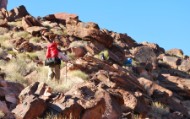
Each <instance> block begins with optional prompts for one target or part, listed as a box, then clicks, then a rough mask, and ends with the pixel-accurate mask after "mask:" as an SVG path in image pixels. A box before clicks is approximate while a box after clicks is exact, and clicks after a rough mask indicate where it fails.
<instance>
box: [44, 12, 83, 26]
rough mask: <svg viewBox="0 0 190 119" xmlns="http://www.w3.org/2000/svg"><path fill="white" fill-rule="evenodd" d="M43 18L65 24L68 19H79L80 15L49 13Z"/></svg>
mask: <svg viewBox="0 0 190 119" xmlns="http://www.w3.org/2000/svg"><path fill="white" fill-rule="evenodd" d="M43 19H45V20H48V21H52V22H61V23H63V24H65V23H66V21H68V20H70V19H72V20H76V21H79V19H78V16H77V15H76V14H68V13H55V14H49V15H47V16H45V17H43Z"/></svg>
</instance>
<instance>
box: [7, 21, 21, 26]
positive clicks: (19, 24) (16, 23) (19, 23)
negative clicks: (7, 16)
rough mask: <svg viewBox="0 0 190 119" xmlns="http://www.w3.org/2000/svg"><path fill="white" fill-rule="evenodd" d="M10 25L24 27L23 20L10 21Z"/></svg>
mask: <svg viewBox="0 0 190 119" xmlns="http://www.w3.org/2000/svg"><path fill="white" fill-rule="evenodd" d="M8 25H9V26H11V27H22V21H16V22H8Z"/></svg>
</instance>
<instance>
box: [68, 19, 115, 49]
mask: <svg viewBox="0 0 190 119" xmlns="http://www.w3.org/2000/svg"><path fill="white" fill-rule="evenodd" d="M73 22H74V23H73ZM66 27H67V29H66V32H67V34H68V35H74V36H77V37H80V38H82V39H84V40H92V41H93V40H96V41H98V42H100V43H102V44H104V45H105V46H107V47H111V46H112V43H113V38H112V37H111V36H110V35H108V34H106V33H105V32H103V31H101V30H100V29H99V26H98V25H97V24H95V23H92V22H88V23H83V22H78V23H77V21H75V20H71V21H68V22H67V24H66Z"/></svg>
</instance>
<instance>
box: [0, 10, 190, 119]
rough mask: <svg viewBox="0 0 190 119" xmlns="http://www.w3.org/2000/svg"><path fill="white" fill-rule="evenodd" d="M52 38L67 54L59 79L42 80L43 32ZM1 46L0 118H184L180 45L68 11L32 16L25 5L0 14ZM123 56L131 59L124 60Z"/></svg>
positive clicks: (185, 64)
mask: <svg viewBox="0 0 190 119" xmlns="http://www.w3.org/2000/svg"><path fill="white" fill-rule="evenodd" d="M51 35H56V36H59V37H60V44H59V45H60V48H61V49H62V50H63V51H64V52H66V53H67V55H68V56H70V59H71V61H70V62H69V63H63V64H64V65H62V66H61V79H60V81H59V82H54V81H47V77H46V76H47V70H46V67H45V66H44V65H43V61H44V59H45V50H46V45H47V41H45V40H44V37H47V38H48V37H49V36H51ZM0 43H1V47H0V61H1V62H0V63H1V64H2V65H1V69H2V70H1V75H0V76H1V79H0V110H1V113H2V118H26V119H30V118H31V119H32V118H37V117H42V118H45V117H46V118H48V116H51V117H52V118H53V116H54V118H55V117H56V116H57V118H58V117H60V118H77V119H79V118H82V119H102V118H105V119H120V118H129V119H130V118H131V119H133V118H151V119H155V118H158V119H159V118H160V119H174V118H175V119H180V118H181V119H185V118H189V116H190V109H189V105H190V101H189V99H190V88H189V87H190V80H189V79H190V74H189V73H190V59H189V57H188V56H184V54H183V52H182V51H181V50H180V49H171V50H170V51H165V50H164V49H163V48H162V47H160V46H158V45H157V44H154V43H148V42H144V43H137V42H136V41H135V40H134V39H132V38H131V37H130V36H128V35H127V34H121V33H116V32H113V31H109V30H107V29H101V28H99V26H98V24H96V23H92V22H88V23H84V22H82V21H80V20H79V17H78V16H77V15H75V14H68V13H57V14H50V15H47V16H45V17H38V18H34V17H33V16H31V15H30V14H29V13H28V11H27V10H26V9H25V7H24V6H19V7H18V8H15V9H13V10H10V11H6V10H5V9H2V10H1V11H0ZM102 55H103V56H104V58H103V59H102ZM128 57H130V58H132V59H133V60H132V64H129V65H125V64H124V61H125V60H126V59H127V58H128ZM10 82H11V83H10ZM13 82H16V83H13ZM18 85H23V86H25V87H26V88H24V87H23V86H18ZM12 88H13V89H12ZM14 89H15V91H16V92H14ZM50 113H52V115H50Z"/></svg>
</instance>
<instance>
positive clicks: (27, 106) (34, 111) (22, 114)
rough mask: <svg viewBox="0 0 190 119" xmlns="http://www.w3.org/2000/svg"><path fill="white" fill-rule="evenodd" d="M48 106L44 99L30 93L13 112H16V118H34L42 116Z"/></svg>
mask: <svg viewBox="0 0 190 119" xmlns="http://www.w3.org/2000/svg"><path fill="white" fill-rule="evenodd" d="M46 108H47V105H46V103H45V101H44V100H42V99H40V98H38V97H35V96H34V95H30V96H27V97H26V98H25V99H24V100H23V102H22V103H20V104H18V105H17V106H16V108H15V109H14V110H13V111H12V113H14V114H15V117H16V118H22V119H34V118H37V117H40V116H42V114H43V113H44V111H45V110H46Z"/></svg>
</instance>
